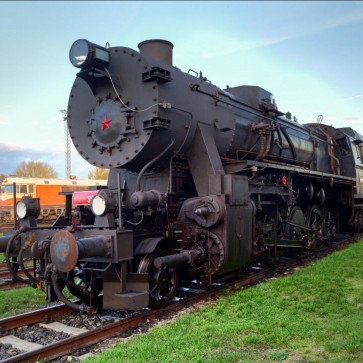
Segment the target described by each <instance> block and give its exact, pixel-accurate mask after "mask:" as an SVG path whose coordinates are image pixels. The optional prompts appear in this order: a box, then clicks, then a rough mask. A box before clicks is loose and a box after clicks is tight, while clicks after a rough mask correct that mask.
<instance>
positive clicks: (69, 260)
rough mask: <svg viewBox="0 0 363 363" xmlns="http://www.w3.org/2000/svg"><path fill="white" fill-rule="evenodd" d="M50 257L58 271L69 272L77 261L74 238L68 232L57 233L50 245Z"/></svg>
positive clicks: (76, 247)
mask: <svg viewBox="0 0 363 363" xmlns="http://www.w3.org/2000/svg"><path fill="white" fill-rule="evenodd" d="M50 256H51V258H52V262H53V263H54V265H55V266H56V267H57V269H58V270H59V271H62V272H68V271H71V270H72V269H73V268H74V266H76V264H77V261H78V246H77V242H76V239H75V237H74V236H73V235H72V234H71V233H70V232H68V231H59V232H57V233H56V234H55V235H54V236H53V238H52V241H51V244H50Z"/></svg>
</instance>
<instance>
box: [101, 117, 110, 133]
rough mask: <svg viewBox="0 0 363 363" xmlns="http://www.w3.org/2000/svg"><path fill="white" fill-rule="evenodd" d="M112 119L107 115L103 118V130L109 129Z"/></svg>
mask: <svg viewBox="0 0 363 363" xmlns="http://www.w3.org/2000/svg"><path fill="white" fill-rule="evenodd" d="M111 121H112V120H109V119H108V118H107V117H106V116H105V117H104V118H103V121H102V130H106V129H109V128H110V122H111Z"/></svg>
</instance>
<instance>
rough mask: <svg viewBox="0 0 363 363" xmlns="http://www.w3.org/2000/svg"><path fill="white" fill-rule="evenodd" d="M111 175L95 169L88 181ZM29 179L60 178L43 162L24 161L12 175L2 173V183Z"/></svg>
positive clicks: (106, 171)
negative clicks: (20, 178)
mask: <svg viewBox="0 0 363 363" xmlns="http://www.w3.org/2000/svg"><path fill="white" fill-rule="evenodd" d="M108 174H109V170H108V169H102V168H97V167H95V168H94V169H92V170H90V171H89V172H88V179H107V178H108ZM9 176H12V177H23V178H24V177H29V178H50V179H53V178H54V179H56V178H58V173H57V172H56V170H55V169H54V168H53V167H52V166H51V165H49V164H47V163H45V162H43V161H32V160H30V161H23V162H21V163H20V164H19V165H18V166H17V168H16V169H15V170H14V172H13V173H11V174H10V175H6V174H2V173H0V181H2V180H4V179H5V178H6V177H9Z"/></svg>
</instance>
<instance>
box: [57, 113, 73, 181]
mask: <svg viewBox="0 0 363 363" xmlns="http://www.w3.org/2000/svg"><path fill="white" fill-rule="evenodd" d="M60 112H61V113H62V116H63V122H64V152H65V168H66V169H65V171H66V179H70V178H71V138H70V136H69V130H68V122H67V119H68V115H67V111H66V110H60Z"/></svg>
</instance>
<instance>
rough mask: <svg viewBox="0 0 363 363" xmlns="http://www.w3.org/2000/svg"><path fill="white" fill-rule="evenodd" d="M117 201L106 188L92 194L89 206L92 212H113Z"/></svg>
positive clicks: (100, 214) (99, 213)
mask: <svg viewBox="0 0 363 363" xmlns="http://www.w3.org/2000/svg"><path fill="white" fill-rule="evenodd" d="M116 207H117V203H116V200H115V198H114V195H113V194H112V193H111V192H110V191H108V190H101V191H100V192H99V194H98V195H96V196H94V197H93V198H92V200H91V208H92V212H93V214H95V215H96V216H102V215H104V214H105V213H106V212H114V211H115V210H116Z"/></svg>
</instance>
